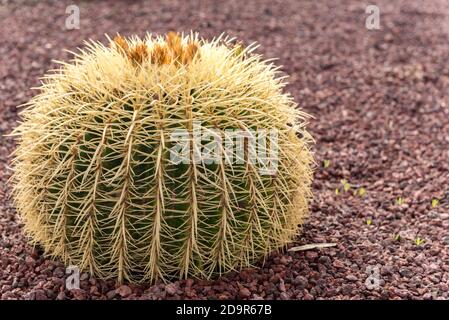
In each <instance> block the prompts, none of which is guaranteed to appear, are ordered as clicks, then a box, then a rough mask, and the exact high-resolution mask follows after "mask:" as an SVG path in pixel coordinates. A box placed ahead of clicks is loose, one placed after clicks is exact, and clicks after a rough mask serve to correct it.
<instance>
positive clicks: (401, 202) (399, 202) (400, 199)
mask: <svg viewBox="0 0 449 320" xmlns="http://www.w3.org/2000/svg"><path fill="white" fill-rule="evenodd" d="M404 203H405V201H404V198H402V197H398V198H397V199H396V204H397V205H399V206H402V205H403V204H404Z"/></svg>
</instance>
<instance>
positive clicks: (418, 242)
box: [414, 237, 426, 246]
mask: <svg viewBox="0 0 449 320" xmlns="http://www.w3.org/2000/svg"><path fill="white" fill-rule="evenodd" d="M414 242H415V244H416V245H417V246H420V245H422V244H423V243H424V242H426V240H424V239H421V238H420V237H417V238H416V239H415V241H414Z"/></svg>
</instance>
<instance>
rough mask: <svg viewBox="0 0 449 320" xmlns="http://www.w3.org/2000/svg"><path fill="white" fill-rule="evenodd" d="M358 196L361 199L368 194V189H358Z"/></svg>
mask: <svg viewBox="0 0 449 320" xmlns="http://www.w3.org/2000/svg"><path fill="white" fill-rule="evenodd" d="M356 194H357V195H358V196H359V197H363V196H364V195H365V194H366V189H365V188H363V187H361V188H359V189H357V192H356Z"/></svg>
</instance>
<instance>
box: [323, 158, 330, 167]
mask: <svg viewBox="0 0 449 320" xmlns="http://www.w3.org/2000/svg"><path fill="white" fill-rule="evenodd" d="M330 165H331V162H330V161H329V160H324V161H323V167H324V169H327V168H329V166H330Z"/></svg>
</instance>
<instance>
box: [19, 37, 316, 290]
mask: <svg viewBox="0 0 449 320" xmlns="http://www.w3.org/2000/svg"><path fill="white" fill-rule="evenodd" d="M253 50H254V47H253V46H250V47H248V48H243V47H242V46H241V45H233V44H232V41H231V40H229V39H227V38H221V37H220V38H218V39H215V40H212V41H210V42H208V41H206V40H202V39H201V40H200V39H199V38H198V36H197V35H195V34H190V35H188V36H180V35H178V34H176V33H169V34H168V35H167V36H166V37H161V36H157V37H153V36H151V35H148V36H147V37H146V38H145V39H143V40H142V39H139V38H137V37H133V38H130V39H125V38H122V37H120V36H118V37H116V38H114V40H111V41H110V46H104V45H102V44H101V43H96V42H90V43H87V46H86V48H85V49H83V50H81V51H80V52H79V53H76V54H75V58H74V60H73V61H72V62H71V63H63V62H62V63H61V64H62V67H61V69H59V70H57V71H55V72H53V73H51V74H49V75H47V76H46V77H45V78H44V81H43V84H42V86H41V88H40V89H41V92H40V94H38V95H37V96H35V97H34V98H33V99H32V100H31V101H30V102H28V103H27V107H26V109H25V110H24V111H23V112H22V118H23V121H22V123H21V124H20V125H19V127H18V128H17V129H16V131H15V133H14V135H16V136H17V138H18V147H17V150H16V152H15V154H14V160H13V166H14V174H13V182H14V196H15V203H16V206H17V209H18V212H19V213H20V216H21V217H22V219H23V221H24V226H25V231H26V232H27V233H28V234H29V235H30V237H31V239H32V241H33V242H34V243H39V244H40V245H42V246H43V247H44V249H45V251H46V252H47V254H49V255H51V256H52V257H55V258H60V259H62V260H63V261H64V262H65V263H66V264H74V265H78V266H79V267H80V268H81V269H83V270H88V271H90V272H91V273H92V274H94V275H96V276H98V277H100V278H117V279H118V280H119V281H123V280H128V281H132V282H136V281H153V280H155V279H158V278H162V279H168V278H173V277H187V276H194V277H210V276H212V275H214V274H219V273H222V272H226V271H229V270H235V269H239V268H242V267H246V266H250V265H251V264H252V263H253V262H254V261H257V260H258V259H259V258H261V257H264V256H265V255H266V254H268V253H269V252H270V251H272V250H274V249H277V248H280V247H282V246H284V245H285V244H286V243H288V242H289V241H290V240H291V239H292V237H294V236H295V235H296V233H297V231H298V225H299V224H301V222H302V220H303V218H304V216H305V215H306V213H307V202H308V199H309V197H310V183H311V164H312V161H313V160H312V156H311V153H310V151H309V144H310V142H311V137H310V136H309V134H308V133H307V132H306V130H305V123H306V119H307V115H306V114H305V113H303V112H301V111H299V110H298V109H297V108H296V104H295V103H294V102H293V100H292V98H291V96H290V95H289V94H286V93H283V92H282V91H283V87H284V86H285V82H284V81H283V78H280V77H278V76H277V73H278V69H277V68H276V67H274V66H273V64H271V63H270V62H269V61H262V60H261V57H260V56H259V55H256V54H254V53H253ZM195 122H200V123H201V126H202V127H204V128H206V129H205V130H206V132H209V133H211V132H213V133H214V134H215V136H218V138H220V139H221V141H224V140H226V139H227V138H226V135H225V133H226V132H228V131H233V130H234V131H235V130H239V132H240V133H241V132H244V133H250V134H249V135H248V136H246V137H245V138H244V139H243V141H244V143H243V147H244V148H243V149H244V152H243V154H241V153H239V152H238V151H237V150H236V149H235V148H234V149H232V151H231V152H230V153H229V152H228V150H226V152H219V157H218V158H219V159H221V160H222V161H215V162H214V161H212V162H205V161H199V162H197V161H194V158H195V155H196V154H197V153H196V151H198V150H197V149H204V148H205V147H206V146H207V143H206V142H203V141H201V142H200V143H199V144H197V143H196V142H195V141H194V130H195V128H194V127H195ZM178 129H182V130H185V131H186V132H187V133H188V134H187V136H184V142H185V143H186V145H187V146H188V147H189V150H188V152H187V153H186V155H187V160H190V161H187V162H175V161H174V160H173V159H172V157H171V155H172V153H171V150H172V149H173V147H174V146H175V144H176V143H175V142H174V140H173V139H172V133H173V132H174V131H176V130H178ZM261 130H274V131H275V133H276V137H277V139H276V141H274V140H273V141H271V140H270V141H269V142H267V145H270V146H271V147H273V148H274V147H275V149H276V150H277V154H276V155H277V156H276V159H275V160H276V161H277V162H276V163H277V164H276V170H275V172H272V173H270V174H263V173H261V172H262V171H261V170H260V169H261V166H260V165H258V162H253V161H250V157H249V155H250V153H251V150H249V148H248V146H250V145H251V144H250V143H249V141H250V139H251V137H253V136H252V135H251V133H252V132H257V131H261ZM231 140H232V139H231ZM231 142H232V141H231ZM223 144H224V142H223ZM223 144H220V147H219V148H218V149H217V150H218V151H223V149H224V148H223ZM253 151H254V150H253ZM239 157H240V158H239ZM229 158H232V159H234V161H227V160H229ZM235 159H237V160H235ZM268 164H272V161H271V160H270V161H268V162H264V164H263V165H262V167H263V166H267V165H268Z"/></svg>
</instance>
